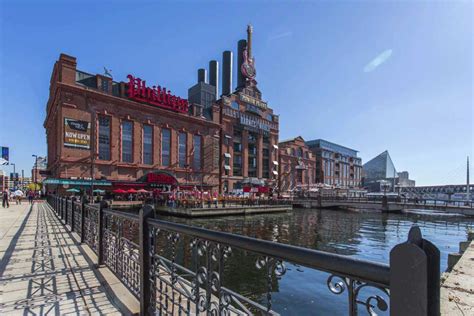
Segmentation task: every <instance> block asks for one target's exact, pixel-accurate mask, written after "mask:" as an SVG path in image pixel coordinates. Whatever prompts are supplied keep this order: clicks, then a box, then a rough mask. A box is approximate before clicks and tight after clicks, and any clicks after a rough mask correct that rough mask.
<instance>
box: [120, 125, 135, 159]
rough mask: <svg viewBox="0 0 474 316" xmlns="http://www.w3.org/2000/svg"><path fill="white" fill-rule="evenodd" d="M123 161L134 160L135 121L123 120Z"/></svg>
mask: <svg viewBox="0 0 474 316" xmlns="http://www.w3.org/2000/svg"><path fill="white" fill-rule="evenodd" d="M122 161H123V162H133V123H132V122H130V121H123V122H122Z"/></svg>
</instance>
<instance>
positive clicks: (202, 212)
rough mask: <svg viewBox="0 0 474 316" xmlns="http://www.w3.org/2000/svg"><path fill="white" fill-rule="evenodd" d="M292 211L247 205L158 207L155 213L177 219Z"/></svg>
mask: <svg viewBox="0 0 474 316" xmlns="http://www.w3.org/2000/svg"><path fill="white" fill-rule="evenodd" d="M292 210H293V206H292V205H291V204H285V205H249V206H246V205H244V206H227V207H223V206H221V205H220V206H218V207H214V206H212V207H208V208H206V207H205V208H180V207H168V206H158V207H156V212H157V213H161V214H166V215H172V216H179V217H191V218H194V217H210V216H234V215H254V214H266V213H284V212H289V211H292Z"/></svg>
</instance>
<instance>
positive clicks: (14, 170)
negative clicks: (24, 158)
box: [10, 163, 16, 190]
mask: <svg viewBox="0 0 474 316" xmlns="http://www.w3.org/2000/svg"><path fill="white" fill-rule="evenodd" d="M10 165H12V166H13V177H14V178H13V179H14V180H13V188H14V189H15V190H16V168H15V167H16V164H14V163H10Z"/></svg>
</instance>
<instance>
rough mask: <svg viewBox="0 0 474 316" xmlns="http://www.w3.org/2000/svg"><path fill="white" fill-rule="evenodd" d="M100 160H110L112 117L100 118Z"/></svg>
mask: <svg viewBox="0 0 474 316" xmlns="http://www.w3.org/2000/svg"><path fill="white" fill-rule="evenodd" d="M98 153H99V159H101V160H110V117H109V116H103V115H101V116H99V150H98Z"/></svg>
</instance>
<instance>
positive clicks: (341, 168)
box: [306, 139, 362, 188]
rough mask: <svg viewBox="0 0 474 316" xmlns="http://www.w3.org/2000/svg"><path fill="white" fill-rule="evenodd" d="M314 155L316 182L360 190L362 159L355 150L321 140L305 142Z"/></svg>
mask: <svg viewBox="0 0 474 316" xmlns="http://www.w3.org/2000/svg"><path fill="white" fill-rule="evenodd" d="M306 145H307V146H308V147H309V148H310V149H311V151H312V152H314V154H315V155H316V182H317V183H322V184H326V185H330V186H334V187H340V188H360V187H361V180H362V159H361V158H359V157H357V150H354V149H351V148H348V147H344V146H341V145H338V144H335V143H331V142H328V141H326V140H323V139H316V140H311V141H307V142H306Z"/></svg>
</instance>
